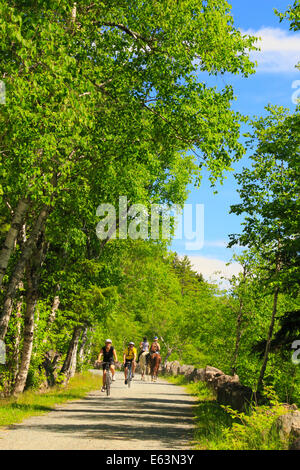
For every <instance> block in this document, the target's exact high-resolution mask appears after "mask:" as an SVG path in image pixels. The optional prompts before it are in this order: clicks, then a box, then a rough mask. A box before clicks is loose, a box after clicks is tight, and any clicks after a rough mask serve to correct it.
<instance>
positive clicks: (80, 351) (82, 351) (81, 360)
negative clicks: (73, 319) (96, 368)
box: [78, 327, 88, 365]
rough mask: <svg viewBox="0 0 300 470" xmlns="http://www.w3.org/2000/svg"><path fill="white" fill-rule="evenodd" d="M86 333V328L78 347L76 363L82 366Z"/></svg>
mask: <svg viewBox="0 0 300 470" xmlns="http://www.w3.org/2000/svg"><path fill="white" fill-rule="evenodd" d="M87 332H88V328H87V327H86V328H85V330H84V331H83V333H82V337H81V345H80V348H79V352H78V362H79V364H80V365H82V364H83V361H84V352H85V345H86V342H87Z"/></svg>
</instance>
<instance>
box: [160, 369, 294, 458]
mask: <svg viewBox="0 0 300 470" xmlns="http://www.w3.org/2000/svg"><path fill="white" fill-rule="evenodd" d="M166 379H167V380H168V381H169V382H171V383H174V384H176V385H182V386H184V387H185V388H186V390H187V392H188V393H190V394H191V395H194V396H196V397H197V399H198V403H197V407H195V421H196V426H195V427H196V429H195V437H194V442H193V444H194V448H195V449H197V450H285V449H287V448H288V442H287V441H281V440H280V439H279V436H278V434H277V432H276V431H275V427H274V423H275V421H276V419H277V417H278V416H280V415H282V414H284V413H285V412H286V410H285V409H284V408H283V407H282V405H281V404H280V403H279V402H278V400H277V399H276V397H275V395H274V393H273V392H270V393H271V394H272V397H271V398H272V408H271V409H270V407H267V406H265V407H264V406H259V407H257V408H254V409H253V410H252V411H251V413H248V414H244V413H237V412H235V411H233V410H230V409H229V408H227V410H226V409H225V408H224V407H222V406H220V405H219V404H218V403H217V402H216V399H215V397H214V395H213V392H212V391H211V390H210V389H209V388H208V386H207V385H206V384H205V383H203V382H198V383H188V382H187V380H186V379H185V377H184V376H178V377H166Z"/></svg>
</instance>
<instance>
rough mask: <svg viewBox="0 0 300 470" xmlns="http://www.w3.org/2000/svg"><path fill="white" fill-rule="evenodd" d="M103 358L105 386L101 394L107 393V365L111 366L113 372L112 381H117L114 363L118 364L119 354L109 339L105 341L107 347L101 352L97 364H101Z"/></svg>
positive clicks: (103, 385)
mask: <svg viewBox="0 0 300 470" xmlns="http://www.w3.org/2000/svg"><path fill="white" fill-rule="evenodd" d="M102 357H103V363H102V370H103V384H102V388H101V392H104V391H105V384H106V368H107V364H109V368H110V370H111V375H112V380H113V381H115V380H116V379H115V365H114V363H115V362H117V360H118V358H117V353H116V350H115V348H114V347H113V346H112V341H111V339H107V340H106V341H105V346H103V348H102V349H101V350H100V353H99V356H98V360H97V362H101V361H102Z"/></svg>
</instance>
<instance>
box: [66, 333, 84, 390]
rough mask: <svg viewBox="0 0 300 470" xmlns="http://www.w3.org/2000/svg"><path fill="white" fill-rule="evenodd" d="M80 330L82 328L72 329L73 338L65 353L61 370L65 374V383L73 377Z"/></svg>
mask: <svg viewBox="0 0 300 470" xmlns="http://www.w3.org/2000/svg"><path fill="white" fill-rule="evenodd" d="M82 328H83V327H82V326H76V327H75V328H74V331H73V336H72V339H71V341H70V344H69V348H68V352H67V357H66V359H65V362H64V364H63V366H62V369H61V373H62V374H65V376H66V382H68V380H69V379H70V378H71V377H73V376H74V375H75V372H76V364H77V350H78V343H79V339H80V335H81V332H82Z"/></svg>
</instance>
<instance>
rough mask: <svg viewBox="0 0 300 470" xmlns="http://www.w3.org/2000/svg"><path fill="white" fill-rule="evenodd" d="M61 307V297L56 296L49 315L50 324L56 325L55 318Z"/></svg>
mask: <svg viewBox="0 0 300 470" xmlns="http://www.w3.org/2000/svg"><path fill="white" fill-rule="evenodd" d="M59 305H60V299H59V296H58V295H56V296H55V297H54V299H53V304H52V309H51V313H50V315H49V320H48V323H49V324H51V323H54V321H55V317H56V312H57V310H58V307H59Z"/></svg>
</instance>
